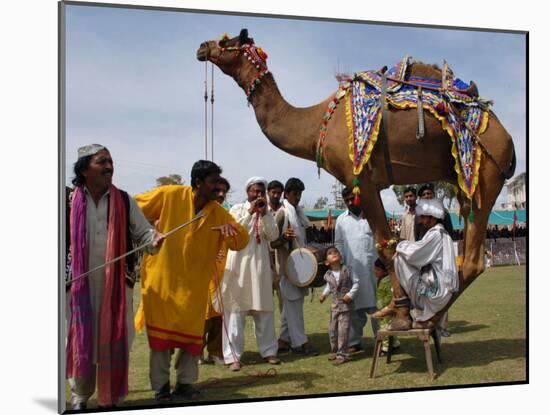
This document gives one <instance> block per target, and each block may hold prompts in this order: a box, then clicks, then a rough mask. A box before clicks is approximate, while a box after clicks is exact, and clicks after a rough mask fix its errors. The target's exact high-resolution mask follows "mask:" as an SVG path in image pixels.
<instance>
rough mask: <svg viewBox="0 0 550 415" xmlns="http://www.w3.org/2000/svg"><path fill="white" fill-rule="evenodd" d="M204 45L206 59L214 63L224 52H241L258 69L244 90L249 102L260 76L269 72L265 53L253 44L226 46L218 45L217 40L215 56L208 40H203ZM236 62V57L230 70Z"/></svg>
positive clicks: (219, 59)
mask: <svg viewBox="0 0 550 415" xmlns="http://www.w3.org/2000/svg"><path fill="white" fill-rule="evenodd" d="M204 44H205V45H206V46H205V48H206V59H207V60H210V62H212V63H213V64H214V65H216V66H219V62H220V61H221V58H222V56H223V54H224V53H226V52H231V53H236V55H237V56H238V55H240V54H243V55H244V57H245V58H246V59H247V60H248V61H249V62H250V63H251V64H252V65H253V66H254V68H256V69H257V70H258V73H257V75H256V77H255V78H254V79H253V80H252V82H250V84H249V85H248V87H247V88H246V90H245V94H246V97H247V100H248V102H249V103H250V99H251V97H252V94H253V93H254V91H255V90H256V88H257V87H258V85H259V84H260V83H261V81H262V78H263V77H264V76H266V75H267V74H268V73H270V72H269V69H267V63H266V62H265V60H266V59H267V55H265V54H264V52H263V51H261V49H260V51H258V49H259V48H256V46H255V45H254V44H251V43H245V44H243V45H241V46H227V47H223V46H220V44H219V42H218V44H217V45H218V47H219V48H220V53H219V55H218V56H217V57H215V56H213V55H212V53H211V52H212V49H211V48H210V44H209V42H204ZM260 54H264V55H265V58H263V57H262V56H261V55H260ZM235 58H236V56H235ZM236 64H237V59H233V64H232V66H231V67H230V70H233V69H234V68H235V66H236Z"/></svg>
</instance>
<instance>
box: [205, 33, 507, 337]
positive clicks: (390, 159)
mask: <svg viewBox="0 0 550 415" xmlns="http://www.w3.org/2000/svg"><path fill="white" fill-rule="evenodd" d="M243 45H254V40H253V39H251V38H249V37H248V31H247V30H246V29H243V30H242V31H241V33H240V35H239V36H237V37H234V38H231V39H230V38H228V37H227V36H226V37H224V38H223V39H222V40H219V41H218V40H211V41H207V42H204V43H202V44H201V45H200V47H199V49H198V50H197V59H198V60H199V61H210V62H212V63H213V64H215V65H216V66H217V67H218V68H219V69H220V70H221V71H222V72H223V73H225V74H226V75H228V76H230V77H232V78H233V79H234V80H235V82H237V84H238V85H239V86H240V87H241V88H242V89H243V90H244V91H245V94H246V96H247V97H248V101H249V104H250V105H252V107H253V109H254V112H255V114H256V119H257V122H258V124H259V125H260V127H261V130H262V132H263V133H264V134H265V136H266V137H267V139H268V140H269V141H270V142H271V143H272V144H273V145H275V146H276V147H278V148H279V149H281V150H283V151H285V152H286V153H289V154H291V155H293V156H295V157H300V158H303V159H306V160H310V161H315V160H316V150H317V143H318V139H319V129H320V125H321V121H322V117H323V115H324V114H325V112H326V110H327V107H328V104H329V102H330V101H332V100H333V98H334V93H333V94H331V95H330V96H329V97H328V98H327V99H326V100H324V101H323V102H321V103H319V104H317V105H313V106H311V107H307V108H296V107H293V106H292V105H290V104H289V103H288V102H287V101H285V99H284V98H283V96H282V95H281V92H280V91H279V89H278V87H277V84H276V82H275V79H274V77H273V75H272V74H271V73H270V72H269V71H268V70H267V64H266V63H265V61H266V58H267V56H266V55H265V53H264V52H263V51H262V50H261V49H258V51H257V53H258V54H260V60H258V59H257V56H256V57H251V56H250V53H248V54H247V53H243V50H244V49H243V48H242V46H243ZM411 74H415V75H418V76H430V77H433V78H438V79H441V70H440V69H438V68H437V67H436V66H435V65H426V64H423V63H416V62H415V63H413V64H412V67H411ZM424 114H425V115H424V119H425V121H424V122H425V135H424V138H423V139H422V140H418V139H417V138H416V135H415V132H416V129H417V122H418V116H417V110H416V109H410V110H399V109H392V108H391V107H390V108H389V109H388V111H387V115H386V117H387V119H386V121H385V124H386V126H385V127H386V128H381V130H380V135H379V138H378V142H377V143H376V144H375V146H374V149H373V152H372V154H371V157H370V161H369V163H368V164H367V165H366V166H365V167H364V168H363V170H362V172H361V174H360V175H359V189H360V195H361V197H360V205H361V208H362V210H363V212H364V215H365V217H366V219H367V221H368V223H369V225H370V227H371V229H372V231H373V234H374V238H375V240H376V241H377V242H381V241H388V240H390V238H391V231H390V228H389V225H388V223H387V220H386V216H385V211H384V207H383V204H382V200H381V198H380V191H381V190H382V189H384V188H387V187H389V186H390V185H392V184H397V185H398V184H413V183H424V182H430V181H446V182H449V183H452V184H454V185H457V175H456V172H455V171H454V159H453V156H452V154H451V146H452V143H451V140H450V138H449V135H448V134H447V133H446V132H445V131H444V130H443V129H442V127H441V123H440V122H439V121H438V120H437V119H436V118H435V117H434V116H433V115H431V113H429V112H428V111H424ZM479 138H480V141H481V144H482V158H481V165H480V169H479V181H478V185H477V188H476V191H475V193H474V197H472V198H471V199H472V200H471V199H470V198H468V197H466V194H465V193H464V192H462V191H460V190H459V194H458V201H459V204H460V214H461V216H462V217H463V219H464V222H463V223H464V257H463V264H462V269H461V271H460V272H459V279H460V288H459V291H458V292H457V293H455V294H454V296H453V298H452V299H451V301H450V302H449V303H448V304H447V306H446V307H445V308H444V309H443V310H441V311H440V312H439V313H437V314H436V315H435V316H434V317H433V318H432V321H431V323H432V326H433V323H435V322H437V320H438V319H439V318H440V317H441V315H443V313H444V312H445V311H446V310H447V309H448V308H449V307H450V306H451V304H452V303H453V302H454V301H455V300H456V298H458V296H459V295H460V294H461V293H462V292H463V291H464V290H465V289H466V288H467V287H468V286H469V285H470V284H471V283H472V282H473V281H474V280H475V279H476V278H477V277H478V276H479V275H480V274H481V273H483V271H484V266H485V265H484V246H485V236H486V228H487V222H488V218H489V214H490V212H491V209H492V207H493V205H494V203H495V201H496V199H497V197H498V195H499V193H500V191H501V189H502V187H503V185H504V182H505V179H508V178H510V177H512V176H513V174H514V170H515V151H514V145H513V142H512V137H511V136H510V134H509V133H508V132H507V131H506V130H505V128H504V127H503V126H502V124H501V123H500V121H499V120H498V118H497V117H496V115H495V114H494V113H493V112H492V111H490V113H489V121H488V126H487V129H486V131H485V133H484V134H483V135H482V136H481V137H479ZM383 140H386V143H387V144H386V148H384V145H382V144H380V143H381V142H383ZM323 149H324V164H323V168H324V169H325V170H326V171H327V172H328V173H330V174H331V175H332V176H334V177H335V178H336V179H337V180H339V181H340V182H341V183H343V184H344V185H346V186H351V185H352V182H353V180H354V174H353V168H352V162H351V160H350V158H349V155H348V131H347V125H346V114H345V109H344V106H343V105H339V106H337V107H336V109H335V111H334V113H333V114H332V117H331V119H330V121H329V122H328V124H327V131H326V137H325V139H324V144H323ZM387 164H391V171H392V172H393V174H392V175H390V174H389V169H388V166H387ZM391 176H393V180H390V177H391ZM471 211H473V213H474V218H473V222H471V221H470V220H468V216H469V215H470V212H471ZM470 219H471V218H470ZM382 246H385V244H382ZM394 253H395V248H394V247H393V246H387V247H385V248H381V249H380V250H379V255H380V257H381V259H382V260H383V261H384V262H385V263H386V265H387V267H388V270H389V271H390V278H391V281H392V287H393V295H394V301H395V300H396V299H400V298H406V294H405V292H404V290H403V289H402V288H401V286H400V285H399V281H398V278H397V276H396V275H395V271H394V268H393V261H392V257H393V255H394ZM395 305H396V306H397V307H396V308H393V309H392V314H393V315H394V316H393V319H392V323H391V328H392V329H399V330H406V329H410V328H411V319H410V314H409V312H410V310H409V305H408V304H407V303H401V304H395Z"/></svg>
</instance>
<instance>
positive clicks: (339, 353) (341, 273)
mask: <svg viewBox="0 0 550 415" xmlns="http://www.w3.org/2000/svg"><path fill="white" fill-rule="evenodd" d="M325 265H326V266H328V268H329V269H328V271H327V272H326V273H325V277H324V278H325V281H326V282H327V285H326V286H325V289H324V290H323V292H322V293H321V296H320V297H319V301H320V302H321V303H322V302H323V301H325V299H326V298H327V295H328V294H330V293H331V294H332V306H331V314H330V324H329V338H330V351H331V354H330V357H329V360H332V361H334V364H335V365H340V364H342V363H345V362H347V361H349V354H348V339H349V327H350V320H351V311H352V310H353V297H354V296H355V295H356V293H357V290H358V289H359V279H358V278H357V277H355V276H354V275H353V273H352V271H351V268H348V267H346V266H345V265H342V256H341V255H340V251H338V249H337V248H336V247H334V246H331V247H329V248H328V249H327V250H326V253H325Z"/></svg>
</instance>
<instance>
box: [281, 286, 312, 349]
mask: <svg viewBox="0 0 550 415" xmlns="http://www.w3.org/2000/svg"><path fill="white" fill-rule="evenodd" d="M279 339H281V340H284V341H286V342H289V343H290V345H291V346H292V347H295V348H296V347H300V346H301V345H302V344H304V343H306V342H307V336H306V329H305V325H304V298H303V297H302V298H300V299H299V300H294V301H290V300H287V299H286V298H285V297H284V296H283V311H281V333H280V335H279Z"/></svg>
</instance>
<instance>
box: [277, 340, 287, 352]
mask: <svg viewBox="0 0 550 415" xmlns="http://www.w3.org/2000/svg"><path fill="white" fill-rule="evenodd" d="M289 352H290V343H288V342H287V341H285V340H281V339H279V341H278V342H277V354H285V353H289Z"/></svg>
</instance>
